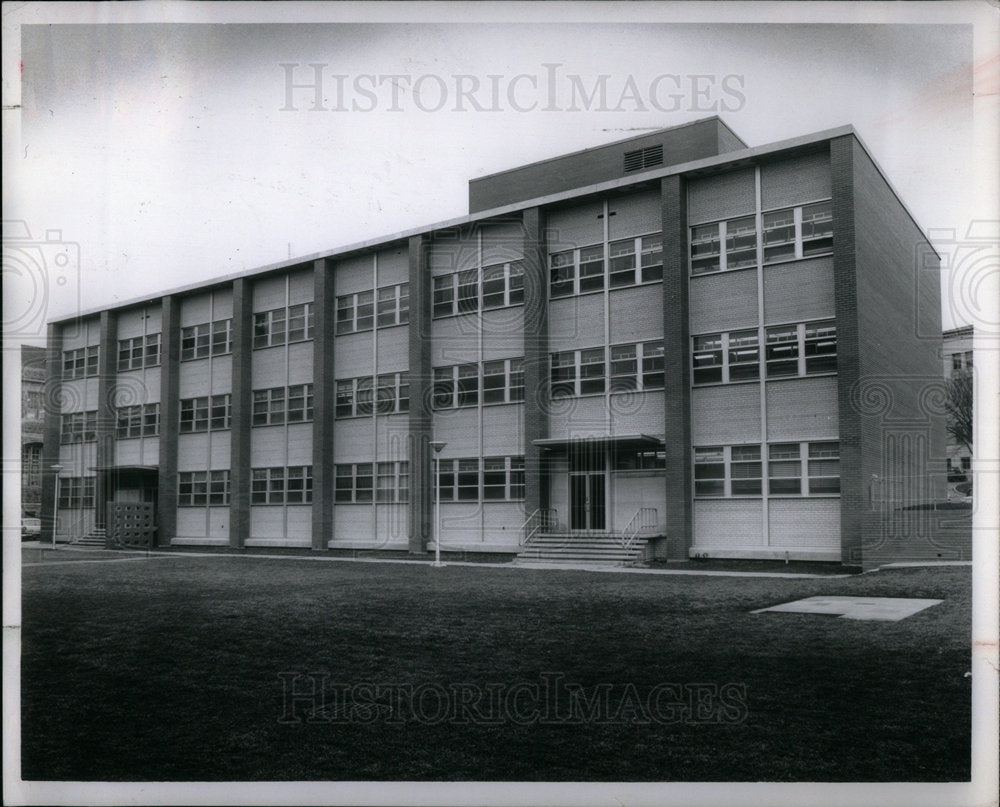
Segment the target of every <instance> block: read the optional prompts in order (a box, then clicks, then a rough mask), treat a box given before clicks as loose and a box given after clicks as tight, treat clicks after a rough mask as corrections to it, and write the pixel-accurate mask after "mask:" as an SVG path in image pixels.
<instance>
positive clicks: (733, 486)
mask: <svg viewBox="0 0 1000 807" xmlns="http://www.w3.org/2000/svg"><path fill="white" fill-rule="evenodd" d="M761 467H762V466H761V459H760V446H732V447H731V448H730V466H729V468H730V477H731V478H730V493H731V495H733V496H760V493H761Z"/></svg>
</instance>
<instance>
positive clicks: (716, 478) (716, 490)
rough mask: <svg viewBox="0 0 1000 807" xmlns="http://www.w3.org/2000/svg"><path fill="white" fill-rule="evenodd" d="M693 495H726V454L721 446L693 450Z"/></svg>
mask: <svg viewBox="0 0 1000 807" xmlns="http://www.w3.org/2000/svg"><path fill="white" fill-rule="evenodd" d="M694 495H695V496H725V495H726V455H725V449H724V448H723V447H722V446H712V447H709V448H696V449H695V450H694Z"/></svg>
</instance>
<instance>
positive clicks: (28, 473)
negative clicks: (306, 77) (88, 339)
mask: <svg viewBox="0 0 1000 807" xmlns="http://www.w3.org/2000/svg"><path fill="white" fill-rule="evenodd" d="M44 432H45V348H42V347H32V346H31V345H22V346H21V513H22V515H25V516H31V517H32V518H38V517H39V516H40V515H41V509H42V436H43V434H44Z"/></svg>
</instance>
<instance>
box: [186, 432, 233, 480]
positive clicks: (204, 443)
mask: <svg viewBox="0 0 1000 807" xmlns="http://www.w3.org/2000/svg"><path fill="white" fill-rule="evenodd" d="M225 459H226V462H225V464H224V465H221V466H215V467H216V468H226V467H227V466H228V465H229V458H228V457H226V458H225ZM209 465H210V455H209V449H208V435H207V434H204V433H200V434H178V435H177V470H178V471H205V470H208V468H209Z"/></svg>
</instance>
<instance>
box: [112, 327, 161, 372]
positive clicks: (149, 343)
mask: <svg viewBox="0 0 1000 807" xmlns="http://www.w3.org/2000/svg"><path fill="white" fill-rule="evenodd" d="M159 363H160V334H158V333H151V334H149V335H147V336H136V337H134V338H132V339H120V340H119V341H118V370H119V372H120V371H122V370H141V369H142V368H143V367H155V366H156V365H158V364H159Z"/></svg>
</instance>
